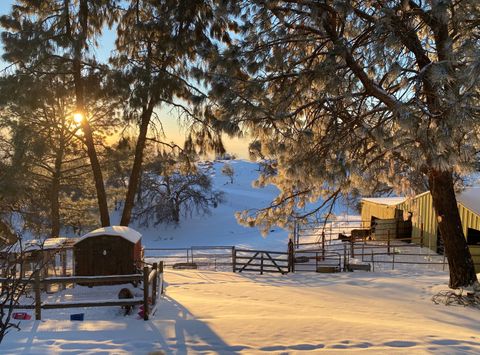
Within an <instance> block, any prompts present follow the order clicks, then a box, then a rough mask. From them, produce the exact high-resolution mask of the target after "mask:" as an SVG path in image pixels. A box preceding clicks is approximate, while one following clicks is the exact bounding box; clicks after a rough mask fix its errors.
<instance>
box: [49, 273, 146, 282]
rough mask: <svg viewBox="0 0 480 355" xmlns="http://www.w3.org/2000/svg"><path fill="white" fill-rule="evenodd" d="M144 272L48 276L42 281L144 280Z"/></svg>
mask: <svg viewBox="0 0 480 355" xmlns="http://www.w3.org/2000/svg"><path fill="white" fill-rule="evenodd" d="M142 279H143V275H142V274H131V275H111V276H110V275H108V276H71V277H48V278H46V279H43V280H42V282H43V283H46V284H49V283H92V284H95V283H103V282H132V281H142Z"/></svg>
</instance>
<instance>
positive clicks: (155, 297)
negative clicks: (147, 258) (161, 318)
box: [152, 263, 158, 304]
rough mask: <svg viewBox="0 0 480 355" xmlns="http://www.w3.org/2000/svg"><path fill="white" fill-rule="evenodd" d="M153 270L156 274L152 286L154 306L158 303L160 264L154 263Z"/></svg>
mask: <svg viewBox="0 0 480 355" xmlns="http://www.w3.org/2000/svg"><path fill="white" fill-rule="evenodd" d="M152 270H154V272H155V277H154V278H153V284H152V304H156V303H157V287H158V264H157V263H153V265H152Z"/></svg>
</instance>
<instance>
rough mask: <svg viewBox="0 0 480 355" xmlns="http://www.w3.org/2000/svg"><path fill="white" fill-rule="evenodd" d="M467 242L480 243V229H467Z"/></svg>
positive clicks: (471, 243) (469, 243)
mask: <svg viewBox="0 0 480 355" xmlns="http://www.w3.org/2000/svg"><path fill="white" fill-rule="evenodd" d="M467 244H468V245H480V231H479V230H477V229H473V228H468V230H467Z"/></svg>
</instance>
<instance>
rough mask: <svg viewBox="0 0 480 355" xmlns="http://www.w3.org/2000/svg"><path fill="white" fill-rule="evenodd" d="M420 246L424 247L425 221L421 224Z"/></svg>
mask: <svg viewBox="0 0 480 355" xmlns="http://www.w3.org/2000/svg"><path fill="white" fill-rule="evenodd" d="M420 246H421V247H422V248H423V223H422V224H420Z"/></svg>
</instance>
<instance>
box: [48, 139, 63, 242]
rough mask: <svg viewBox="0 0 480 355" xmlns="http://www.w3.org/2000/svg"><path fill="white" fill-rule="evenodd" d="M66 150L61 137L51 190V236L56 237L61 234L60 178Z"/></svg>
mask: <svg viewBox="0 0 480 355" xmlns="http://www.w3.org/2000/svg"><path fill="white" fill-rule="evenodd" d="M64 150H65V143H64V140H63V139H61V141H60V147H59V148H58V150H57V151H56V153H55V154H56V156H55V167H54V172H53V176H52V186H51V190H50V223H51V230H50V237H52V238H55V237H58V236H59V234H60V203H59V197H60V178H61V175H62V161H63V152H64Z"/></svg>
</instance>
